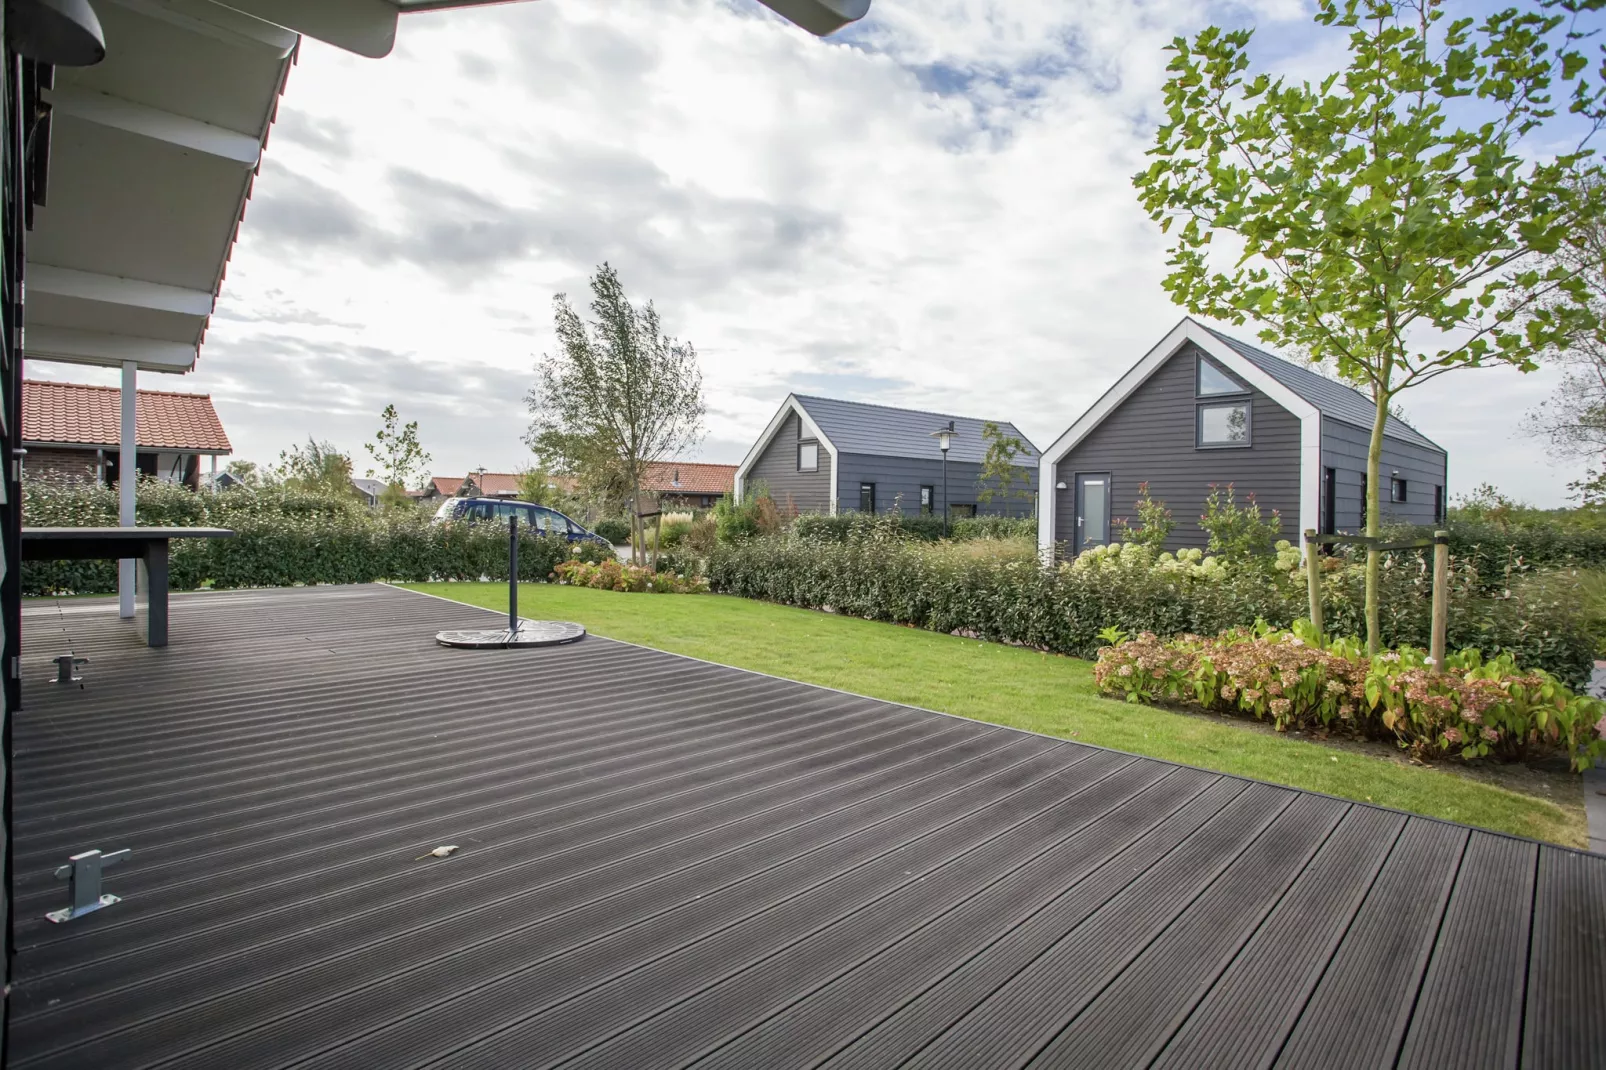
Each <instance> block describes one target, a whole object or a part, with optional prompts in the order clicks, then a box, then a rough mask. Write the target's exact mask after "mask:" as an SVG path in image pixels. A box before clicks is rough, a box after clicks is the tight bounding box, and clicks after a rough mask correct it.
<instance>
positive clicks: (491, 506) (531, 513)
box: [435, 498, 613, 547]
mask: <svg viewBox="0 0 1606 1070" xmlns="http://www.w3.org/2000/svg"><path fill="white" fill-rule="evenodd" d="M510 516H516V517H518V518H519V525H520V526H521V527H526V526H527V527H533V528H535V529H536V530H537V531H539V532H540V533H541V534H543V535H556V536H558V537H560V538H563V539H567V540H568V541H569V542H594V543H596V544H598V545H599V546H607V547H612V546H613V544H612V543H610V542H609V541H608V540H607V539H604V538H603V537H602V536H601V535H598V534H597V533H596V532H593V531H588V530H586V529H585V528H584V527H582V526H580V525H579V524H577V523H575V522H574V521H573V520H570V519H569V518H568V517H566V516H564V515H563V514H562V513H560V512H558V511H557V510H556V509H548V508H547V507H546V506H544V505H535V504H534V503H532V502H516V501H509V500H508V499H506V498H448V499H446V500H445V501H444V502H442V503H441V507H440V508H439V509H437V510H435V523H437V524H439V523H443V522H445V521H447V520H467V521H470V522H473V521H477V520H497V521H500V522H501V523H502V524H503V525H504V526H505V525H506V524H507V518H508V517H510Z"/></svg>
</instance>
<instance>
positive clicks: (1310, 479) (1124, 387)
mask: <svg viewBox="0 0 1606 1070" xmlns="http://www.w3.org/2000/svg"><path fill="white" fill-rule="evenodd" d="M1189 343H1192V344H1193V345H1195V346H1197V347H1198V348H1199V349H1200V350H1202V351H1203V352H1204V353H1206V354H1207V355H1208V356H1209V357H1210V358H1211V359H1212V360H1215V361H1216V362H1217V363H1219V364H1220V365H1221V366H1222V367H1224V368H1226V369H1227V370H1228V371H1230V372H1232V373H1233V374H1234V375H1236V376H1238V377H1239V378H1240V379H1242V380H1243V381H1244V382H1246V383H1248V384H1249V385H1250V386H1252V387H1254V388H1255V389H1256V390H1258V391H1260V392H1261V393H1262V394H1265V395H1266V396H1267V397H1269V398H1271V400H1272V401H1274V402H1276V403H1277V404H1278V405H1280V406H1282V407H1283V408H1284V409H1287V410H1288V411H1289V412H1290V413H1292V414H1293V415H1294V416H1296V417H1297V418H1298V419H1299V426H1300V434H1299V452H1300V463H1299V472H1300V490H1299V527H1300V530H1301V531H1303V530H1306V529H1308V528H1315V527H1317V526H1319V517H1320V515H1321V503H1320V498H1319V495H1320V493H1321V491H1320V487H1321V463H1322V462H1321V457H1322V446H1321V425H1322V416H1321V411H1320V410H1319V409H1317V408H1316V406H1315V405H1312V404H1311V403H1310V402H1309V401H1306V400H1305V399H1304V398H1302V397H1300V396H1299V395H1298V394H1297V393H1295V392H1294V391H1292V390H1290V389H1289V388H1288V387H1286V386H1284V385H1283V384H1282V383H1280V382H1278V381H1277V380H1276V379H1274V378H1272V377H1271V376H1270V375H1267V374H1266V373H1265V372H1264V371H1262V370H1261V369H1260V368H1259V367H1257V366H1256V365H1255V363H1254V362H1253V361H1251V360H1250V359H1249V358H1247V357H1245V356H1243V355H1242V354H1241V353H1239V352H1238V351H1237V350H1235V349H1233V348H1232V347H1231V346H1229V345H1227V344H1226V343H1225V342H1223V341H1222V340H1221V339H1219V338H1217V337H1216V336H1215V335H1214V334H1212V333H1210V332H1209V331H1208V330H1206V329H1205V327H1204V325H1203V324H1201V323H1198V322H1197V321H1195V320H1194V319H1192V318H1191V317H1190V318H1185V319H1183V321H1182V322H1181V323H1179V324H1177V325H1176V326H1175V327H1173V328H1172V329H1171V331H1170V333H1168V334H1167V335H1166V336H1165V337H1164V338H1162V339H1160V342H1159V344H1158V345H1156V346H1155V347H1154V348H1153V349H1151V350H1149V351H1148V352H1147V353H1145V354H1144V355H1143V359H1142V360H1140V361H1138V362H1137V363H1136V364H1134V365H1132V367H1130V368H1128V369H1127V372H1126V374H1125V375H1123V376H1121V378H1119V379H1117V380H1116V381H1115V385H1114V386H1112V387H1110V388H1109V389H1108V390H1106V391H1105V392H1104V394H1103V396H1102V397H1100V398H1099V399H1098V400H1097V401H1095V402H1094V403H1093V404H1092V406H1091V407H1090V408H1089V409H1088V410H1087V411H1086V412H1084V413H1083V414H1082V415H1081V417H1080V418H1078V419H1077V421H1076V422H1075V423H1073V424H1072V425H1071V426H1070V427H1069V428H1067V429H1066V431H1065V433H1064V434H1063V435H1061V436H1060V437H1059V438H1057V439H1055V440H1054V444H1053V445H1051V446H1049V447H1048V449H1046V450H1044V451H1043V452H1042V455H1041V460H1040V461H1039V464H1038V476H1037V478H1038V486H1039V487H1041V488H1042V489H1043V490H1044V492H1045V493H1046V492H1049V491H1052V490H1054V489H1056V488H1055V483H1056V478H1055V468H1056V467H1057V466H1058V465H1059V462H1060V461H1061V460H1062V459H1063V458H1064V457H1065V455H1066V454H1068V453H1070V452H1071V450H1073V449H1075V448H1076V447H1077V445H1079V444H1080V443H1081V442H1082V440H1083V439H1085V438H1087V436H1088V435H1090V434H1092V433H1093V429H1094V428H1096V427H1098V426H1099V424H1101V423H1103V422H1104V421H1105V420H1106V419H1107V418H1108V417H1109V416H1110V414H1111V413H1113V412H1114V411H1115V410H1116V409H1117V408H1119V407H1120V405H1121V403H1122V402H1124V401H1125V400H1126V399H1127V398H1128V397H1130V396H1131V395H1132V394H1133V393H1134V392H1136V391H1137V389H1138V387H1140V386H1142V385H1143V384H1144V383H1146V382H1148V381H1149V378H1150V377H1151V376H1153V375H1154V373H1155V372H1157V371H1159V370H1160V369H1161V368H1162V367H1164V366H1165V364H1166V362H1167V361H1169V360H1170V359H1171V358H1172V357H1174V356H1176V355H1177V353H1178V352H1179V351H1180V350H1181V349H1182V348H1183V347H1184V346H1186V345H1188V344H1189ZM1055 512H1056V510H1055V508H1054V506H1053V503H1052V502H1044V503H1043V504H1042V505H1041V506H1040V507H1039V509H1038V511H1037V542H1038V546H1039V548H1040V549H1041V550H1042V551H1043V552H1044V553H1049V552H1052V551H1053V549H1054V544H1055V543H1056V542H1057V541H1058V539H1057V532H1056V531H1055V530H1054V525H1055V520H1056V518H1055Z"/></svg>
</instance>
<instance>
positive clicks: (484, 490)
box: [430, 472, 519, 498]
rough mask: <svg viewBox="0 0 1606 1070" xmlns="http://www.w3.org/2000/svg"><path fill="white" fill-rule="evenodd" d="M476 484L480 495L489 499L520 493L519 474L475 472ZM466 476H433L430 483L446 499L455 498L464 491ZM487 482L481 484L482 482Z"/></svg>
mask: <svg viewBox="0 0 1606 1070" xmlns="http://www.w3.org/2000/svg"><path fill="white" fill-rule="evenodd" d="M473 476H474V483H475V485H477V486H478V487H479V488H480V493H481V494H483V495H485V496H486V497H488V498H497V497H503V496H506V495H509V494H512V495H517V494H518V493H519V475H518V473H517V472H485V473H483V474H482V473H480V472H474V473H473ZM465 478H467V477H465V476H433V477H431V479H430V482H432V483H434V484H435V490H436V492H437V493H438V494H440V495H441V496H442V497H445V498H455V497H456V496H457V492H458V491H460V490H462V489H463V480H464V479H465ZM482 479H483V480H484V481H485V482H483V483H481V482H480V480H482Z"/></svg>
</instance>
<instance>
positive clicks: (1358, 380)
mask: <svg viewBox="0 0 1606 1070" xmlns="http://www.w3.org/2000/svg"><path fill="white" fill-rule="evenodd" d="M1599 6H1601V0H1541V9H1540V10H1537V11H1519V10H1517V9H1506V10H1502V11H1497V12H1495V13H1494V14H1491V15H1489V16H1487V17H1486V18H1485V19H1484V20H1483V21H1482V22H1481V23H1478V24H1476V25H1474V22H1473V20H1471V19H1458V20H1456V21H1454V22H1450V23H1448V24H1446V23H1445V22H1444V21H1443V16H1444V12H1443V7H1444V0H1415V2H1412V0H1402V2H1398V3H1394V2H1389V0H1318V2H1317V5H1316V8H1317V13H1316V21H1317V22H1318V23H1319V24H1321V25H1323V26H1329V27H1337V28H1340V29H1343V30H1345V31H1347V32H1348V49H1349V65H1348V66H1347V67H1346V68H1345V69H1344V70H1342V71H1340V72H1338V73H1335V74H1333V75H1331V76H1329V77H1327V78H1325V79H1323V80H1322V81H1321V82H1319V83H1316V84H1312V83H1310V82H1299V83H1294V82H1291V81H1289V80H1287V79H1284V78H1275V79H1274V78H1271V77H1270V76H1268V75H1266V74H1256V75H1254V76H1252V77H1251V76H1248V75H1247V74H1246V73H1245V72H1246V71H1247V70H1248V68H1249V66H1250V57H1249V50H1248V49H1249V42H1250V37H1251V32H1250V31H1248V30H1235V31H1230V32H1229V31H1224V30H1221V29H1219V28H1216V27H1210V28H1207V29H1205V30H1204V31H1202V32H1201V33H1199V34H1198V36H1197V37H1195V38H1194V40H1193V41H1192V42H1189V41H1188V40H1186V39H1184V38H1180V37H1179V38H1177V39H1176V40H1175V41H1173V43H1172V45H1171V46H1170V51H1172V52H1173V53H1174V56H1173V57H1172V59H1171V62H1170V64H1169V66H1168V70H1169V72H1170V73H1169V77H1168V79H1167V82H1166V87H1165V104H1166V112H1167V114H1166V121H1165V122H1164V124H1163V125H1162V126H1161V127H1160V130H1159V133H1158V136H1157V139H1156V143H1155V146H1154V147H1153V148H1152V149H1150V150H1149V155H1150V156H1151V157H1152V158H1153V162H1152V163H1151V165H1150V166H1149V167H1148V169H1147V170H1145V171H1143V172H1140V173H1139V174H1138V175H1136V176H1134V179H1133V182H1134V184H1135V185H1136V187H1137V189H1138V191H1139V194H1140V198H1141V201H1142V204H1143V206H1144V208H1145V209H1147V210H1148V212H1149V214H1150V215H1151V217H1153V218H1154V219H1155V220H1156V221H1157V222H1159V223H1160V224H1161V229H1162V230H1164V231H1166V232H1167V233H1171V234H1172V244H1171V249H1170V260H1169V266H1170V268H1171V272H1170V274H1169V275H1168V276H1167V278H1166V280H1165V288H1166V289H1167V291H1169V292H1170V294H1171V296H1172V299H1173V300H1174V301H1176V302H1177V303H1178V304H1180V305H1183V306H1185V307H1186V308H1188V309H1189V310H1190V311H1191V312H1194V313H1196V314H1199V315H1205V316H1211V317H1215V318H1217V319H1221V320H1225V321H1227V322H1229V323H1234V324H1242V323H1244V322H1245V321H1246V320H1247V319H1250V318H1253V319H1255V320H1258V321H1259V322H1260V323H1261V324H1262V325H1263V326H1264V329H1262V330H1261V331H1260V338H1261V339H1262V340H1263V341H1265V342H1267V343H1270V344H1272V345H1274V346H1280V347H1282V348H1284V349H1285V350H1292V351H1295V352H1300V353H1303V354H1305V355H1306V356H1307V357H1309V358H1310V359H1312V360H1315V361H1322V360H1332V361H1334V362H1335V363H1336V366H1337V369H1338V372H1339V374H1340V375H1341V376H1342V377H1343V378H1344V379H1345V380H1347V381H1348V382H1350V383H1351V384H1353V385H1355V386H1357V387H1358V388H1360V389H1361V390H1362V391H1363V392H1367V393H1369V394H1370V395H1371V397H1372V400H1373V402H1374V403H1375V418H1374V420H1373V423H1372V436H1371V449H1370V451H1369V453H1368V458H1367V470H1368V473H1369V476H1368V480H1367V509H1366V519H1367V534H1368V535H1370V536H1373V537H1376V535H1377V533H1378V524H1379V520H1380V517H1381V510H1380V509H1379V508H1378V491H1379V487H1380V486H1381V484H1382V480H1381V479H1379V478H1378V474H1379V473H1378V469H1379V455H1380V453H1381V449H1382V440H1383V429H1384V424H1385V420H1386V418H1387V416H1388V413H1389V406H1390V404H1391V403H1392V401H1393V399H1394V397H1395V395H1396V394H1398V393H1400V392H1401V391H1402V390H1406V389H1408V388H1410V387H1414V386H1417V385H1420V384H1421V383H1424V382H1428V381H1430V380H1432V379H1434V378H1436V377H1438V376H1440V375H1443V374H1446V373H1448V372H1451V371H1455V370H1457V369H1461V368H1475V367H1479V366H1484V365H1493V364H1504V365H1509V366H1511V367H1515V368H1518V369H1521V370H1523V371H1531V370H1532V369H1533V368H1535V367H1536V360H1537V358H1538V357H1539V356H1540V355H1541V354H1543V353H1544V352H1546V351H1547V350H1550V349H1553V348H1555V347H1557V346H1561V345H1564V344H1565V342H1566V340H1567V338H1568V337H1569V336H1570V333H1571V332H1573V331H1576V330H1577V329H1579V328H1580V327H1581V326H1582V325H1583V323H1584V322H1585V321H1586V318H1587V317H1588V315H1589V309H1588V301H1587V295H1586V294H1585V292H1584V289H1585V287H1584V282H1583V280H1582V279H1580V278H1579V277H1578V275H1577V273H1576V272H1575V271H1573V270H1571V269H1569V268H1567V267H1566V266H1564V265H1562V264H1561V263H1559V262H1557V261H1556V260H1555V259H1554V256H1553V254H1555V253H1556V252H1557V250H1559V249H1562V248H1563V247H1566V246H1568V245H1570V244H1572V243H1573V242H1574V240H1575V239H1574V237H1573V235H1574V234H1575V233H1576V232H1577V231H1578V229H1579V228H1580V227H1582V226H1584V225H1587V224H1589V223H1590V222H1591V221H1593V220H1595V219H1597V218H1599V215H1600V207H1599V202H1598V198H1592V197H1588V196H1584V195H1582V193H1581V191H1582V190H1584V189H1586V188H1587V186H1586V185H1585V184H1584V180H1585V178H1586V177H1587V176H1589V175H1591V174H1593V173H1594V171H1593V168H1594V165H1593V164H1592V163H1591V162H1590V160H1589V150H1588V149H1587V148H1586V145H1585V143H1587V141H1588V140H1589V139H1590V138H1591V137H1592V136H1593V135H1594V132H1595V130H1596V128H1597V127H1598V126H1599V124H1600V122H1601V120H1602V114H1603V108H1602V96H1601V90H1600V85H1599V74H1597V75H1596V76H1595V80H1593V81H1591V80H1590V78H1588V77H1586V76H1585V75H1586V73H1587V68H1588V66H1589V63H1588V60H1587V59H1586V57H1585V56H1584V54H1583V53H1582V52H1581V51H1579V41H1580V40H1581V39H1582V37H1583V36H1584V35H1583V34H1582V33H1581V32H1579V31H1577V30H1575V29H1574V26H1573V24H1572V23H1571V22H1568V21H1567V20H1566V15H1565V13H1573V14H1576V12H1577V10H1578V9H1580V8H1585V7H1587V8H1595V7H1599ZM1567 84H1570V85H1571V87H1572V88H1571V92H1570V93H1569V94H1568V95H1567V99H1568V104H1567V109H1568V111H1570V112H1571V113H1573V116H1574V117H1573V118H1572V119H1569V120H1567V121H1568V122H1571V123H1574V124H1577V125H1580V126H1581V128H1582V130H1583V138H1582V140H1581V141H1579V142H1578V143H1577V144H1576V145H1575V146H1573V147H1571V148H1569V150H1568V151H1566V152H1564V153H1562V154H1560V155H1556V156H1553V157H1550V158H1545V159H1538V160H1534V159H1531V158H1525V157H1524V156H1523V155H1521V154H1519V152H1518V151H1517V142H1518V141H1519V140H1522V139H1524V138H1527V137H1530V136H1533V135H1539V134H1543V135H1545V136H1546V137H1552V138H1553V137H1560V136H1561V133H1560V132H1558V131H1557V130H1556V129H1555V127H1554V126H1552V125H1550V123H1551V120H1553V119H1555V118H1556V116H1557V106H1556V105H1555V104H1554V103H1553V101H1552V92H1553V91H1559V90H1563V89H1565V88H1566V86H1567ZM1473 117H1476V118H1477V119H1478V121H1477V122H1476V123H1475V124H1474V125H1470V126H1463V125H1460V123H1459V120H1461V119H1466V118H1473ZM1557 125H1560V124H1557ZM1179 222H1180V224H1181V225H1180V227H1176V228H1175V229H1173V225H1174V224H1176V223H1179ZM1218 232H1226V233H1230V234H1232V235H1234V236H1236V238H1237V239H1239V240H1240V241H1241V243H1242V251H1241V254H1239V255H1237V256H1236V258H1235V259H1233V260H1232V261H1231V263H1230V265H1229V266H1225V267H1218V266H1214V265H1213V263H1212V258H1211V257H1210V255H1209V254H1210V252H1211V241H1212V238H1213V237H1214V236H1215V235H1216V233H1218ZM1378 577H1379V554H1378V553H1377V552H1376V551H1375V550H1369V551H1368V553H1367V564H1366V630H1367V643H1368V646H1369V647H1370V648H1371V649H1372V650H1374V651H1375V650H1377V649H1379V643H1380V637H1379V631H1378V605H1377V591H1378Z"/></svg>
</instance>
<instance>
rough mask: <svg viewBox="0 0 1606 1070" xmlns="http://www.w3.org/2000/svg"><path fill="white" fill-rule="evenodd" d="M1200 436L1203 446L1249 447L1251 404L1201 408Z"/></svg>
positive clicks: (1238, 402) (1232, 403)
mask: <svg viewBox="0 0 1606 1070" xmlns="http://www.w3.org/2000/svg"><path fill="white" fill-rule="evenodd" d="M1198 435H1199V439H1198V444H1199V445H1201V446H1247V445H1249V402H1247V401H1234V402H1230V403H1228V404H1225V405H1201V406H1199V428H1198Z"/></svg>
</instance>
